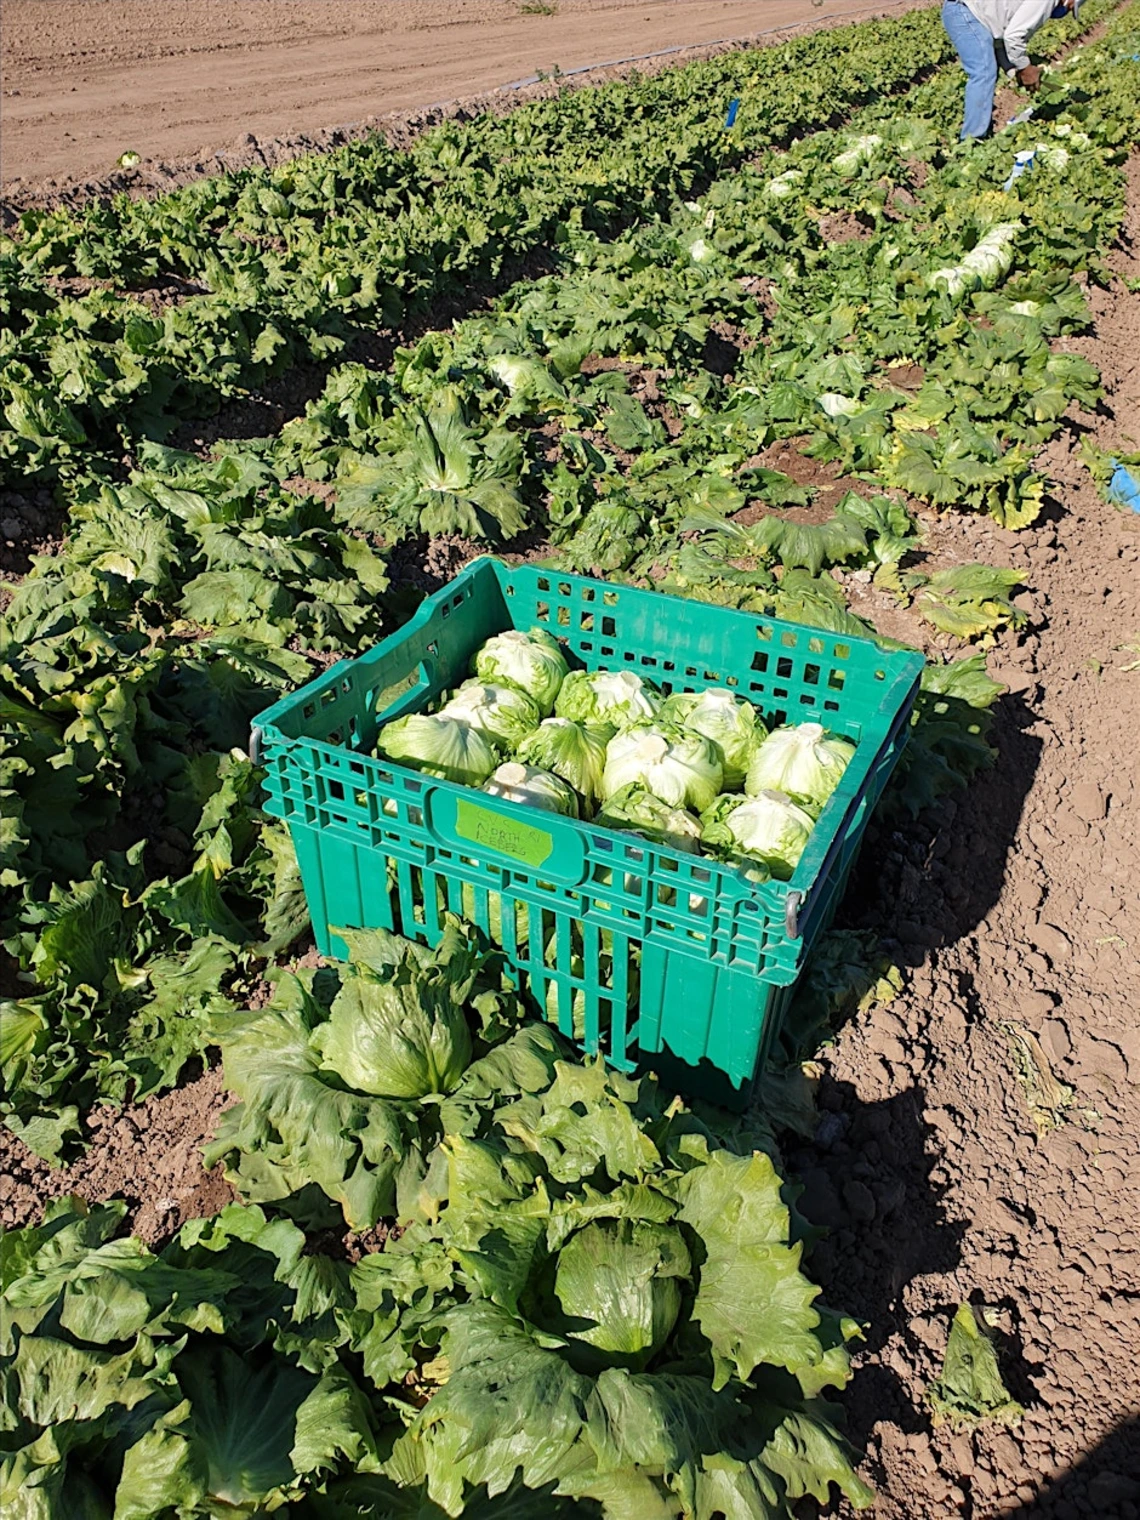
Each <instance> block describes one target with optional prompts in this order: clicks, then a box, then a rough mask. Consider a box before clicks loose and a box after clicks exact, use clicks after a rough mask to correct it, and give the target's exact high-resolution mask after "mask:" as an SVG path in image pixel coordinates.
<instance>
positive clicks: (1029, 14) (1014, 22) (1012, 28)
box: [1003, 0, 1053, 69]
mask: <svg viewBox="0 0 1140 1520" xmlns="http://www.w3.org/2000/svg"><path fill="white" fill-rule="evenodd" d="M1052 9H1053V0H1021V4H1020V5H1019V6H1017V8H1016V9H1015V10H1014V12H1013V14H1012V16H1010V18H1009V20H1008V21H1007V22H1006V24H1005V32H1004V33H1003V41H1004V42H1005V51H1006V56H1007V57H1008V58H1009V61H1010V64H1011V66H1012V67H1013V68H1015V69H1023V68H1025V67H1026V66H1027V64H1028V63H1029V53H1028V51H1027V49H1028V46H1029V39H1030V37H1032V36H1033V33H1034V32H1035V31H1037V29H1038V28H1039V27H1040V26H1041V25H1042V24H1043V23H1044V22H1045V21H1047V20H1048V18H1049V12H1050V11H1051V10H1052Z"/></svg>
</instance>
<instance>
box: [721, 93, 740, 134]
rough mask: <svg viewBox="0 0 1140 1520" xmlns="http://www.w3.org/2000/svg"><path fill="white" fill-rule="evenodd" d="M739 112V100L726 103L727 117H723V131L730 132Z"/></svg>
mask: <svg viewBox="0 0 1140 1520" xmlns="http://www.w3.org/2000/svg"><path fill="white" fill-rule="evenodd" d="M739 110H740V102H739V100H730V101H729V103H728V115H727V116H726V117H725V122H724V130H725V131H726V132H730V131H731V130H732V128H733V127H734V126H735V125H736V113H737V111H739Z"/></svg>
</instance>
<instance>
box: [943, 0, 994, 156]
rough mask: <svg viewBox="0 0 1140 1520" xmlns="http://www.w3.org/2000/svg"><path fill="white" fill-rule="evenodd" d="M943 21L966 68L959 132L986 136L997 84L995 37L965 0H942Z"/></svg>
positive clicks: (964, 135) (962, 134) (963, 136)
mask: <svg viewBox="0 0 1140 1520" xmlns="http://www.w3.org/2000/svg"><path fill="white" fill-rule="evenodd" d="M942 25H943V26H944V27H945V28H946V33H947V36H948V37H949V38H950V41H951V42H952V43H953V44H954V46H955V48H956V49H957V52H958V57H959V58H960V59H961V60H962V67H963V68H964V69H965V70H966V116H965V120H964V121H963V122H962V131H961V133H960V136H961V137H962V138H967V137H985V135H986V133H987V132H988V131H989V130H990V121H991V119H992V117H993V114H994V90H995V89H996V88H997V76H998V67H997V54H996V52H995V50H994V39H993V38H992V37H991V36H990V34H989V32H988V31H987V30H986V28H985V27H984V26H983V25H982V23H981V22H980V21H979V20H978V18H977V16H975V15H974V13H973V11H972V10H971V9H970V7H969V6H968V5H966V4H965V0H943V6H942Z"/></svg>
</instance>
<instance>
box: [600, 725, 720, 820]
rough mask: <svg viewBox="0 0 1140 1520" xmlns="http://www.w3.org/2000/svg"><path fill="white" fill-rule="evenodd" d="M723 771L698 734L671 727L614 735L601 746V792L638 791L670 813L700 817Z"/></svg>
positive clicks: (711, 748) (713, 750) (712, 750)
mask: <svg viewBox="0 0 1140 1520" xmlns="http://www.w3.org/2000/svg"><path fill="white" fill-rule="evenodd" d="M723 779H724V768H723V766H722V765H721V761H720V754H719V751H718V750H717V748H716V746H715V745H714V744H712V743H711V742H710V741H709V740H708V739H706V738H705V737H704V735H703V734H698V733H695V732H693V730H692V729H687V728H680V727H678V726H677V724H675V723H670V724H655V725H652V726H650V725H648V724H646V725H643V726H641V727H638V728H630V729H626V731H625V732H624V733H620V734H615V735H614V737H613V738H612V739H611V740H610V742H609V744H608V745H607V746H606V768H605V770H604V772H603V773H602V792H603V794H604V795H605V796H606V797H612V796H613V794H614V793H615V792H618V791H620V790H621V789H622V787H623V786H633V785H637V786H643V787H644V788H645V790H646V791H647V792H652V793H653V795H654V796H655V797H659V798H660V799H661V801H662V802H666V803H668V804H669V806H670V807H687V808H692V810H693V811H694V812H695V813H703V812H704V810H705V808H707V807H711V806H712V804H713V802H714V800H715V799H716V796H717V793H718V792H719V791H720V788H721V783H722V781H723Z"/></svg>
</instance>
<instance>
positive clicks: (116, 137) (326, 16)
mask: <svg viewBox="0 0 1140 1520" xmlns="http://www.w3.org/2000/svg"><path fill="white" fill-rule="evenodd" d="M528 4H529V5H531V6H535V7H536V11H527V10H526V6H527V5H528ZM543 5H549V7H550V11H551V13H550V14H546V13H541V12H539V11H538V10H537V7H541V6H543ZM899 8H900V6H899V5H897V4H892V3H891V0H880V3H879V4H878V5H875V4H874V3H868V0H823V6H822V8H817V6H816V5H815V4H814V0H377V3H374V4H365V3H362V0H239V3H236V4H234V3H229V0H178V3H176V4H173V5H160V4H156V3H151V0H5V5H4V24H3V32H2V47H3V101H2V108H3V143H2V170H3V175H2V177H3V181H4V186H5V189H10V188H12V186H13V182H19V181H32V182H41V181H44V180H57V181H64V182H66V181H82V180H84V179H88V178H96V179H102V178H104V177H105V176H107V175H108V174H109V173H110V172H111V171H112V170H113V168H114V166H115V161H116V160H117V158H118V157H119V155H120V154H121V153H123V152H124V151H125V150H128V149H130V150H132V151H134V152H137V153H140V154H141V155H142V156H143V158H144V160H149V161H153V162H159V163H162V164H171V163H177V162H181V161H185V160H193V159H203V158H208V157H209V156H210V155H212V154H213V153H214V152H215V151H216V150H217V149H219V148H223V147H227V146H229V145H231V144H234V143H235V142H238V141H243V140H244V139H245V138H246V136H247V134H252V135H253V137H255V138H257V139H259V140H261V139H265V138H276V137H282V136H284V137H288V138H296V137H298V136H299V137H301V138H302V139H304V138H305V137H306V136H312V135H313V134H321V133H323V132H325V131H327V129H329V128H338V127H342V126H345V125H349V124H354V123H358V122H361V121H363V120H364V119H365V118H374V117H383V116H385V115H388V114H389V113H392V112H407V111H413V112H418V111H422V110H423V109H425V108H428V107H431V106H434V105H437V104H439V103H443V102H449V101H452V100H455V99H458V98H467V97H471V96H481V95H484V94H485V93H487V92H491V91H496V90H499V89H501V88H502V87H503V86H507V85H511V84H514V83H517V82H518V81H520V80H523V79H525V78H528V77H531V76H533V75H535V74H536V73H538V72H539V71H541V72H543V73H545V74H550V73H552V72H553V71H554V70H555V69H559V70H561V71H563V72H567V71H569V70H571V69H578V68H582V67H583V66H587V65H594V64H608V63H610V62H611V61H613V60H620V59H626V58H630V57H633V56H637V55H641V54H645V53H651V52H655V51H658V50H661V49H668V48H682V47H683V48H686V49H689V48H700V47H702V46H707V45H708V44H712V43H716V42H718V41H721V40H722V39H729V38H744V37H752V36H755V35H757V34H759V33H761V32H763V31H765V30H767V29H770V28H783V27H787V26H791V25H796V24H799V23H803V22H805V21H810V22H812V23H813V24H816V23H818V22H819V21H821V20H822V19H824V18H827V17H848V16H856V15H867V14H870V13H872V12H875V11H879V12H887V11H897V10H898V9H899ZM301 146H304V143H303V142H302V144H301ZM298 151H299V149H298Z"/></svg>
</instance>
